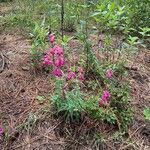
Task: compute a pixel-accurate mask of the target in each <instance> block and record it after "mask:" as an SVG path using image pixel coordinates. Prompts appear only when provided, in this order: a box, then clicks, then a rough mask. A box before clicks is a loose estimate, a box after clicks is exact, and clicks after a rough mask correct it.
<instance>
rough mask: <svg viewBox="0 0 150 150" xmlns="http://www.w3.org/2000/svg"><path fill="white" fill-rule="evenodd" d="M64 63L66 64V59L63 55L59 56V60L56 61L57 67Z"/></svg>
mask: <svg viewBox="0 0 150 150" xmlns="http://www.w3.org/2000/svg"><path fill="white" fill-rule="evenodd" d="M64 64H65V60H64V58H63V57H62V56H60V57H58V58H57V60H56V61H55V66H56V67H62V66H63V65H64Z"/></svg>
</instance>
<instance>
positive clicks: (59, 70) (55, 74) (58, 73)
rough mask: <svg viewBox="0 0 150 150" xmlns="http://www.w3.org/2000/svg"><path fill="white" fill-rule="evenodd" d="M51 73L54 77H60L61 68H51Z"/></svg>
mask: <svg viewBox="0 0 150 150" xmlns="http://www.w3.org/2000/svg"><path fill="white" fill-rule="evenodd" d="M53 75H54V76H56V77H62V75H63V73H62V70H61V69H60V68H55V69H54V70H53Z"/></svg>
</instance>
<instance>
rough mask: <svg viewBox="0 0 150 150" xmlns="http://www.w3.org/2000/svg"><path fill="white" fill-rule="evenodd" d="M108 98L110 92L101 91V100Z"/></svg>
mask: <svg viewBox="0 0 150 150" xmlns="http://www.w3.org/2000/svg"><path fill="white" fill-rule="evenodd" d="M109 98H110V93H109V91H108V90H105V91H103V94H102V97H101V99H102V100H103V101H108V99H109Z"/></svg>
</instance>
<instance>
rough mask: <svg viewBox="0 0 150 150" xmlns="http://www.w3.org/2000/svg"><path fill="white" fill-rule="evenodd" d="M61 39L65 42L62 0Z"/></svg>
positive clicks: (62, 1)
mask: <svg viewBox="0 0 150 150" xmlns="http://www.w3.org/2000/svg"><path fill="white" fill-rule="evenodd" d="M61 37H62V41H63V40H64V0H61Z"/></svg>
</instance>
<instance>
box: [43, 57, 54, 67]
mask: <svg viewBox="0 0 150 150" xmlns="http://www.w3.org/2000/svg"><path fill="white" fill-rule="evenodd" d="M52 64H53V61H52V60H51V59H50V57H49V56H48V54H46V55H45V56H44V59H43V65H45V66H49V65H52Z"/></svg>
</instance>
